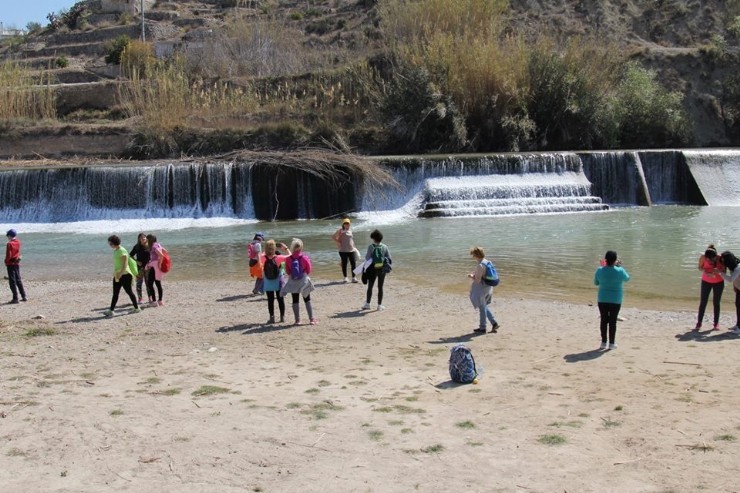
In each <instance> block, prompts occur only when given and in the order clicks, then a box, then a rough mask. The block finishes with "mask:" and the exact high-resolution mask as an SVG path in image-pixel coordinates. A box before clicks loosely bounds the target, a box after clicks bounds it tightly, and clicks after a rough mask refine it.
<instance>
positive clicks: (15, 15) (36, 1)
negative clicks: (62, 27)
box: [0, 0, 77, 29]
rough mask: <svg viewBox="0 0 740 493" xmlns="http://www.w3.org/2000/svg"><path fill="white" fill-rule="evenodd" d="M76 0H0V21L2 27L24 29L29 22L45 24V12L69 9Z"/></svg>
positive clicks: (46, 21) (46, 22)
mask: <svg viewBox="0 0 740 493" xmlns="http://www.w3.org/2000/svg"><path fill="white" fill-rule="evenodd" d="M75 3H77V0H0V22H2V23H3V27H4V28H6V29H7V28H11V27H14V28H16V29H25V28H26V25H27V24H28V23H29V22H38V23H39V24H41V25H42V26H46V25H47V24H48V23H49V21H48V20H47V19H46V14H48V13H50V12H59V11H60V10H63V9H69V8H70V7H72V6H73V5H74V4H75Z"/></svg>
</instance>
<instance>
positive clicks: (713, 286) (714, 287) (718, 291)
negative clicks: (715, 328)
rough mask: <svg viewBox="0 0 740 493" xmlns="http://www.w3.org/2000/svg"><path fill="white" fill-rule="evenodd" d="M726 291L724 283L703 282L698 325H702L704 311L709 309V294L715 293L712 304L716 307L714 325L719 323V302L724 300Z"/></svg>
mask: <svg viewBox="0 0 740 493" xmlns="http://www.w3.org/2000/svg"><path fill="white" fill-rule="evenodd" d="M724 289H725V283H724V282H707V281H702V282H701V298H700V301H699V316H698V317H697V320H696V322H697V325H701V323H702V321H703V320H704V311H705V310H706V309H707V303H709V293H711V292H713V293H714V294H713V295H712V304H713V305H714V325H717V324H718V323H719V302H720V301H721V300H722V291H723V290H724Z"/></svg>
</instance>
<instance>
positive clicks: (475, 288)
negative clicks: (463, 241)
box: [468, 246, 500, 334]
mask: <svg viewBox="0 0 740 493" xmlns="http://www.w3.org/2000/svg"><path fill="white" fill-rule="evenodd" d="M470 256H471V257H473V260H475V261H476V263H477V264H478V266H477V267H476V268H475V271H474V272H471V273H470V274H468V277H469V278H470V279H472V280H473V283H472V284H471V286H470V302H471V303H473V307H475V308H477V309H478V312H479V314H480V323H479V324H478V328H477V329H475V330H474V331H473V332H477V333H478V334H485V333H486V318H487V319H488V321H489V322H491V332H492V333H496V332H498V329H499V327H500V325H499V324H498V322H496V318H495V317H494V316H493V312H491V309H490V308H488V305H490V304H491V301H492V299H493V287H491V286H489V285H487V284H485V283H484V282H483V277H484V276H485V275H486V264H487V263H488V262H490V260H487V259H486V254H485V252H484V251H483V249H482V248H481V247H479V246H475V247H473V248H471V249H470Z"/></svg>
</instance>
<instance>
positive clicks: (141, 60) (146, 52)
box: [121, 39, 156, 77]
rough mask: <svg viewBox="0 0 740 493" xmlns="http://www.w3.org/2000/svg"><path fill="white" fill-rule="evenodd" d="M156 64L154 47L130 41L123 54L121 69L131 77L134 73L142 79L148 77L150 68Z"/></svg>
mask: <svg viewBox="0 0 740 493" xmlns="http://www.w3.org/2000/svg"><path fill="white" fill-rule="evenodd" d="M155 62H156V57H155V56H154V46H152V45H151V44H150V43H146V42H144V41H139V40H136V39H135V40H132V41H129V42H128V43H127V44H126V46H125V48H124V50H123V52H122V53H121V69H122V70H123V73H124V74H125V75H126V76H129V77H130V76H132V74H133V73H134V72H136V73H137V75H139V76H140V77H146V73H147V70H148V68H150V67H152V65H153V64H154V63H155Z"/></svg>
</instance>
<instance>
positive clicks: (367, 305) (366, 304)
mask: <svg viewBox="0 0 740 493" xmlns="http://www.w3.org/2000/svg"><path fill="white" fill-rule="evenodd" d="M362 309H363V310H369V309H370V303H365V304H364V305H362Z"/></svg>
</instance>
